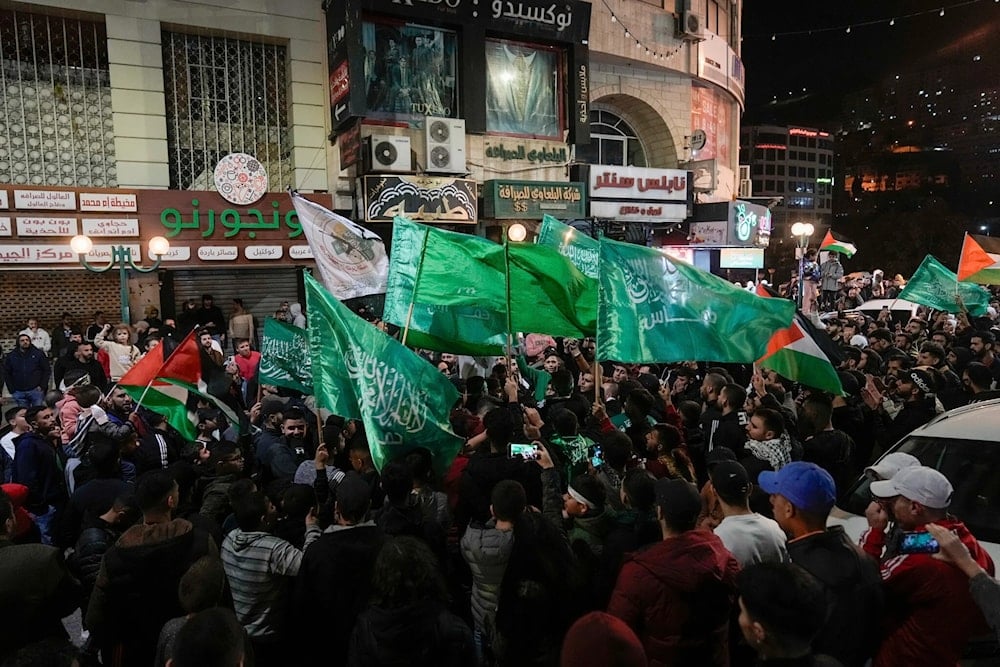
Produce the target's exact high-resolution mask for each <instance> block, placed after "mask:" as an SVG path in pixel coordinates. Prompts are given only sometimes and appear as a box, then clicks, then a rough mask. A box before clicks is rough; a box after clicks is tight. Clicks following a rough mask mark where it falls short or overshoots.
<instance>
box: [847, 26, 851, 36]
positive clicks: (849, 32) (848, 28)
mask: <svg viewBox="0 0 1000 667" xmlns="http://www.w3.org/2000/svg"><path fill="white" fill-rule="evenodd" d="M847 34H848V35H849V34H851V26H847Z"/></svg>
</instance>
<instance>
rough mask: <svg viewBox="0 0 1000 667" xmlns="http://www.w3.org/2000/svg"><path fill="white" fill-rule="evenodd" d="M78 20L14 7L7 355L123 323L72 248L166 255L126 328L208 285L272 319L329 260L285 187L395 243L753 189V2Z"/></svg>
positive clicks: (666, 232) (103, 9)
mask: <svg viewBox="0 0 1000 667" xmlns="http://www.w3.org/2000/svg"><path fill="white" fill-rule="evenodd" d="M65 4H66V3H64V2H59V1H58V0H40V1H39V2H36V3H32V4H20V3H19V4H18V5H16V8H14V9H0V111H2V116H3V118H2V120H0V305H2V306H3V308H0V339H8V338H9V337H10V336H11V335H12V334H13V332H15V331H16V330H18V329H19V328H21V327H22V326H23V319H24V318H25V317H26V316H27V315H29V314H30V315H33V316H36V317H38V318H39V319H40V320H41V321H42V323H43V325H47V326H49V327H51V326H52V325H54V323H55V322H57V321H58V320H59V316H60V314H61V313H62V312H64V311H68V312H70V313H71V315H72V316H73V317H74V319H76V320H78V321H80V322H81V323H85V322H86V321H87V320H88V319H89V317H90V316H91V314H92V312H93V311H95V310H98V309H100V310H105V311H108V312H109V313H114V312H116V310H117V302H118V275H117V271H109V272H108V273H105V274H92V273H88V272H86V271H84V270H83V269H82V267H80V266H79V263H78V261H77V258H76V256H75V255H74V254H73V253H72V252H71V251H70V248H69V239H70V237H72V236H73V235H74V234H77V233H84V234H87V235H89V236H92V237H93V239H94V243H95V247H94V251H93V252H92V253H91V256H90V257H89V259H90V260H91V261H92V262H93V263H94V264H100V263H101V262H102V261H103V262H105V263H107V261H108V260H109V259H110V257H111V249H112V247H113V246H118V245H126V246H128V247H129V248H130V250H132V254H133V256H134V257H136V258H138V259H139V260H141V262H143V263H144V264H145V265H146V266H148V265H149V263H150V261H151V257H150V256H149V254H148V251H147V249H146V247H145V246H146V242H147V241H148V240H149V239H150V238H151V237H153V236H165V237H167V238H168V240H169V241H170V242H171V250H170V252H169V253H168V255H167V256H165V257H164V260H163V262H162V264H161V266H160V270H158V271H155V272H152V273H150V274H140V273H138V272H135V271H133V272H130V274H129V278H128V287H129V301H130V304H131V307H132V312H133V313H135V314H136V315H135V317H134V318H133V319H138V317H139V316H140V314H141V313H142V312H143V311H144V309H145V308H146V307H147V306H156V307H159V308H160V310H161V312H162V313H165V314H170V313H172V312H174V311H175V310H176V309H177V308H178V307H179V304H180V303H181V302H182V301H183V300H185V299H187V298H189V297H198V296H200V295H201V294H202V293H204V292H211V293H213V294H214V296H215V297H216V301H217V302H219V303H220V304H221V305H222V306H223V308H224V310H226V312H227V315H228V307H229V303H228V299H229V298H230V297H232V296H237V295H240V296H243V297H244V298H245V300H246V301H247V305H248V306H249V307H250V308H251V309H252V310H253V312H254V313H255V314H256V315H258V317H260V318H263V317H264V316H266V315H268V314H270V313H272V312H273V311H274V309H275V308H276V306H277V305H278V303H280V301H282V300H295V299H296V298H297V295H298V294H300V293H301V291H300V290H301V282H300V281H301V278H300V277H299V275H298V274H299V273H300V271H299V269H300V268H301V267H303V266H310V265H311V264H312V262H311V257H310V255H309V252H308V247H307V246H306V244H305V240H304V237H303V236H302V235H301V228H300V227H299V226H298V224H297V220H296V217H295V214H294V211H293V210H292V208H291V205H290V201H289V198H288V196H287V194H286V193H285V190H286V189H287V188H289V187H293V188H296V189H298V190H299V191H300V192H303V193H307V194H308V196H309V197H310V198H312V199H314V200H316V201H318V202H320V203H323V204H324V205H326V206H329V207H331V208H333V209H336V210H338V211H341V212H344V213H348V214H350V215H351V216H352V217H354V218H355V219H357V220H358V221H359V222H362V223H363V224H366V225H368V226H370V227H371V228H373V229H374V230H375V231H377V232H379V233H381V234H382V235H383V237H384V238H386V239H387V240H388V238H389V236H390V235H391V224H392V218H393V217H394V216H395V215H405V216H406V217H410V218H414V219H416V220H419V221H422V222H426V223H428V224H435V225H441V226H446V227H448V228H450V229H459V230H462V231H467V232H470V233H478V234H485V235H494V236H495V235H498V234H499V233H500V231H502V229H503V228H504V227H505V226H506V225H508V224H509V223H510V222H513V221H515V220H517V221H523V222H526V223H528V225H529V227H530V226H531V224H534V223H537V222H538V221H540V219H541V218H542V216H543V215H545V214H550V215H554V216H555V217H557V218H560V219H563V220H567V221H587V222H588V223H589V224H591V225H592V226H593V225H595V224H596V225H597V226H599V227H603V228H604V229H606V230H608V231H613V232H616V233H623V234H624V233H631V234H632V236H633V238H638V240H646V241H647V242H650V243H654V244H657V245H664V244H673V243H678V242H680V243H683V242H685V241H684V240H683V239H684V238H685V229H684V228H683V227H682V225H683V224H684V222H685V221H686V220H688V219H689V217H690V216H691V214H692V213H693V211H694V210H695V209H696V207H698V206H701V205H703V204H711V203H719V202H730V201H731V200H733V199H734V196H735V194H736V192H735V190H736V176H735V175H736V171H737V157H738V122H739V116H740V113H741V110H742V103H743V85H744V73H743V67H742V63H741V61H740V58H739V37H740V12H741V10H742V2H735V3H734V2H732V1H731V0H676V1H675V0H663V1H662V2H658V3H650V2H646V1H644V0H618V1H616V2H613V3H604V2H600V3H593V4H591V3H589V2H582V1H579V0H571V1H570V2H568V3H565V4H562V5H558V6H553V5H551V3H549V4H546V3H542V2H539V1H538V0H525V1H522V2H518V3H502V4H501V3H497V2H493V3H479V2H473V1H472V0H333V1H332V2H328V3H322V4H321V3H320V2H318V1H317V2H311V1H310V2H298V1H296V2H288V3H277V4H276V3H270V2H264V1H263V0H248V2H242V3H240V4H239V7H238V8H237V7H234V6H232V5H231V3H223V2H212V1H209V2H205V3H200V4H194V5H193V4H191V3H182V2H177V1H175V0H148V1H147V2H142V3H133V2H124V3H123V2H113V1H111V0H81V1H80V2H77V3H74V7H73V9H72V10H71V11H69V10H66V9H65ZM241 156H242V157H241ZM605 167H606V168H605ZM616 169H618V171H616ZM264 174H266V179H265V178H263V175H264ZM612 177H615V181H613V180H612ZM618 177H620V178H618ZM627 179H631V180H632V183H631V184H630V186H629V187H624V186H623V185H622V184H624V183H625V182H626V180H627ZM613 182H616V183H617V185H611V183H613ZM602 184H603V185H602ZM602 187H603V190H602ZM594 202H596V203H597V204H598V206H597V207H596V210H595V209H594V208H593V204H594ZM672 237H673V238H672ZM678 239H680V240H678ZM27 295H30V296H31V298H30V299H29V298H27ZM28 309H30V311H31V312H28Z"/></svg>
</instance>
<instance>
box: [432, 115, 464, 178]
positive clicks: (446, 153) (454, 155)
mask: <svg viewBox="0 0 1000 667" xmlns="http://www.w3.org/2000/svg"><path fill="white" fill-rule="evenodd" d="M424 129H425V136H426V137H427V164H426V166H425V167H424V169H425V171H428V172H432V173H433V172H437V173H440V174H464V173H465V172H466V168H465V121H464V120H462V119H461V118H435V117H433V116H428V117H427V122H426V125H425V126H424Z"/></svg>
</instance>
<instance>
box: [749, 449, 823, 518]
mask: <svg viewBox="0 0 1000 667" xmlns="http://www.w3.org/2000/svg"><path fill="white" fill-rule="evenodd" d="M757 484H758V485H759V486H760V488H762V489H763V490H764V491H766V492H767V493H771V494H777V495H779V496H784V497H785V498H787V499H788V502H790V503H791V504H792V505H794V506H795V507H797V508H798V509H800V510H802V511H804V512H809V513H810V514H829V513H830V510H831V509H833V505H834V503H836V502H837V485H836V484H835V483H834V481H833V477H831V476H830V473H828V472H827V471H825V470H823V469H822V468H820V467H819V466H818V465H816V464H815V463H806V462H805V461H793V462H792V463H789V464H788V465H786V466H784V467H783V468H782V469H781V470H779V471H778V472H771V471H770V470H765V471H764V472H762V473H760V477H758V478H757Z"/></svg>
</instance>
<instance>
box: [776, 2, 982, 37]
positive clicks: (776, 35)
mask: <svg viewBox="0 0 1000 667" xmlns="http://www.w3.org/2000/svg"><path fill="white" fill-rule="evenodd" d="M997 2H1000V0H997ZM777 38H778V37H777V35H771V41H772V42H773V41H774V40H776V39H777Z"/></svg>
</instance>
